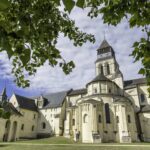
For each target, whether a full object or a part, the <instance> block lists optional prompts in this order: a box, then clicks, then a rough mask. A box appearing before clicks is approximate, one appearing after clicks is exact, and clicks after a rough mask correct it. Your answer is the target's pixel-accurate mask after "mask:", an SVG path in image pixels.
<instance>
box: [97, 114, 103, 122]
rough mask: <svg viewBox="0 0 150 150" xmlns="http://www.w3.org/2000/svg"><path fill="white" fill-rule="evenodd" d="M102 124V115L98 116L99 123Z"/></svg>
mask: <svg viewBox="0 0 150 150" xmlns="http://www.w3.org/2000/svg"><path fill="white" fill-rule="evenodd" d="M101 122H102V117H101V115H98V123H101Z"/></svg>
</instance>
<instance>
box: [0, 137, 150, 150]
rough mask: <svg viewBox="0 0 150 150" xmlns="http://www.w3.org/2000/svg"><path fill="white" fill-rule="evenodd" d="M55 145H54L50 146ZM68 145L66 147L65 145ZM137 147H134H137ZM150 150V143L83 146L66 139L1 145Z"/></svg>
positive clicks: (0, 148)
mask: <svg viewBox="0 0 150 150" xmlns="http://www.w3.org/2000/svg"><path fill="white" fill-rule="evenodd" d="M50 144H54V145H50ZM65 144H66V145H65ZM136 144H137V146H134V145H136ZM91 149H92V150H150V143H142V144H141V143H131V144H118V143H102V144H81V143H75V142H74V141H72V140H70V139H66V138H64V137H52V138H46V139H39V140H28V141H17V142H10V143H0V150H91Z"/></svg>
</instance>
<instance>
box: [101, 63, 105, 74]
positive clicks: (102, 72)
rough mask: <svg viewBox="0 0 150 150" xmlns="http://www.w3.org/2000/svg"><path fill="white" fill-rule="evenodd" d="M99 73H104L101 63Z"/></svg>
mask: <svg viewBox="0 0 150 150" xmlns="http://www.w3.org/2000/svg"><path fill="white" fill-rule="evenodd" d="M100 74H104V71H103V66H102V65H101V66H100Z"/></svg>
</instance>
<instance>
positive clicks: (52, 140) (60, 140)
mask: <svg viewBox="0 0 150 150" xmlns="http://www.w3.org/2000/svg"><path fill="white" fill-rule="evenodd" d="M18 142H19V143H20V142H21V143H38V144H40V143H41V144H73V143H75V142H74V141H73V140H70V139H68V138H64V137H51V138H45V139H37V140H27V141H18ZM18 142H17V143H18Z"/></svg>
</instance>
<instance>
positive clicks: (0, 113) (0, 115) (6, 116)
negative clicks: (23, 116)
mask: <svg viewBox="0 0 150 150" xmlns="http://www.w3.org/2000/svg"><path fill="white" fill-rule="evenodd" d="M10 116H11V113H10V112H6V111H5V110H4V109H2V108H0V118H3V119H9V118H10Z"/></svg>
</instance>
